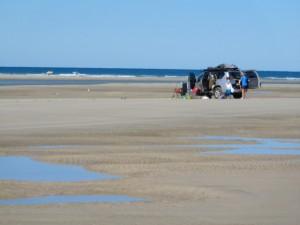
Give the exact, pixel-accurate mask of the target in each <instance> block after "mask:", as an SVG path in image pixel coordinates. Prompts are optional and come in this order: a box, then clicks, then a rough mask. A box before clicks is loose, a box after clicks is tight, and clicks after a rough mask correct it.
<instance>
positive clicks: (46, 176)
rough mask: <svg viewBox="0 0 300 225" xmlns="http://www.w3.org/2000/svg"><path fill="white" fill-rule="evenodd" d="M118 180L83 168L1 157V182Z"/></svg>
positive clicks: (115, 177)
mask: <svg viewBox="0 0 300 225" xmlns="http://www.w3.org/2000/svg"><path fill="white" fill-rule="evenodd" d="M118 178H119V177H117V176H112V175H109V174H103V173H97V172H92V171H88V170H86V169H84V168H83V167H81V166H73V165H60V164H51V163H45V162H39V161H36V160H33V159H31V158H29V157H25V156H3V157H0V180H14V181H31V182H79V181H92V180H108V179H118Z"/></svg>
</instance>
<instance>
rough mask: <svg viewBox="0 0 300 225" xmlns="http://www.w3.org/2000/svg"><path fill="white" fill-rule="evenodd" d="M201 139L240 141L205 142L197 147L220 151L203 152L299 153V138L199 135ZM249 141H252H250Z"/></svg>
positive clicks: (237, 153)
mask: <svg viewBox="0 0 300 225" xmlns="http://www.w3.org/2000/svg"><path fill="white" fill-rule="evenodd" d="M196 139H201V140H218V141H219V140H222V141H230V142H241V143H240V144H231V143H230V144H228V143H224V144H217V145H216V144H211V145H209V144H205V145H197V146H199V147H205V148H213V149H218V150H220V151H207V152H205V153H204V154H236V155H300V140H298V139H273V138H244V137H227V136H207V137H199V138H196ZM249 142H253V143H250V144H249Z"/></svg>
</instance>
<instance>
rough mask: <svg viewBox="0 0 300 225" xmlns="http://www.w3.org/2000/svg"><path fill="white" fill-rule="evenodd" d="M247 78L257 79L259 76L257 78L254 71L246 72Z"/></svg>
mask: <svg viewBox="0 0 300 225" xmlns="http://www.w3.org/2000/svg"><path fill="white" fill-rule="evenodd" d="M246 76H247V77H248V78H256V77H257V76H256V73H255V72H254V71H247V72H246Z"/></svg>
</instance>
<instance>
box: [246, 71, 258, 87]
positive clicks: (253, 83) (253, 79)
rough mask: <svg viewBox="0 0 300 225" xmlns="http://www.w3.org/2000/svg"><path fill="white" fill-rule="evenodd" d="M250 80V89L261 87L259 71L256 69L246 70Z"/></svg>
mask: <svg viewBox="0 0 300 225" xmlns="http://www.w3.org/2000/svg"><path fill="white" fill-rule="evenodd" d="M245 74H246V76H247V77H248V80H249V86H248V87H249V89H255V88H259V87H260V79H259V76H258V73H257V72H256V71H255V70H249V71H245Z"/></svg>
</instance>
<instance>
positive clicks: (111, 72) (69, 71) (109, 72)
mask: <svg viewBox="0 0 300 225" xmlns="http://www.w3.org/2000/svg"><path fill="white" fill-rule="evenodd" d="M47 71H51V72H53V75H51V76H52V77H60V76H61V77H70V78H72V77H85V78H86V79H84V80H83V79H79V80H74V79H67V78H66V79H64V80H53V79H46V80H45V79H42V80H41V79H33V78H31V79H9V76H10V75H25V76H26V75H28V76H31V77H32V76H33V77H39V76H47ZM202 71H203V70H202V69H138V68H132V69H128V68H76V67H73V68H72V67H70V68H62V67H0V75H3V76H5V77H6V79H1V80H0V86H9V85H68V84H70V85H71V84H76V85H80V84H86V85H87V84H101V83H107V82H116V81H115V80H114V79H111V80H109V78H116V77H122V78H124V80H122V81H120V80H119V81H118V82H128V80H126V78H127V79H129V78H134V77H152V78H153V77H186V76H188V75H189V73H195V74H196V75H197V76H198V75H200V73H201V72H202ZM258 73H259V75H260V77H261V78H262V79H264V80H269V81H276V80H281V81H282V80H285V81H287V82H300V72H290V71H258ZM89 77H90V78H95V77H102V78H106V80H105V81H104V80H95V79H94V80H93V79H92V80H88V78H89ZM130 82H137V83H138V82H141V81H134V80H130ZM147 82H153V81H151V80H149V81H147ZM174 82H175V81H174Z"/></svg>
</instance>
